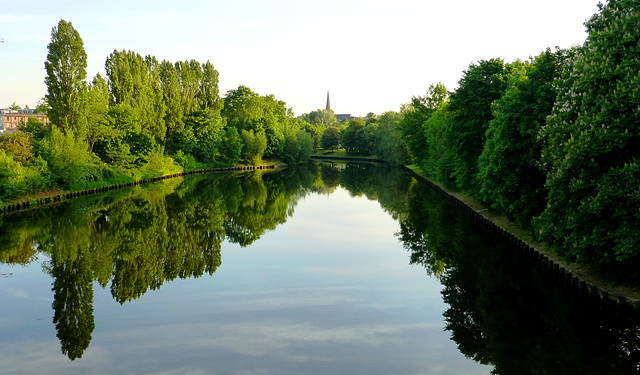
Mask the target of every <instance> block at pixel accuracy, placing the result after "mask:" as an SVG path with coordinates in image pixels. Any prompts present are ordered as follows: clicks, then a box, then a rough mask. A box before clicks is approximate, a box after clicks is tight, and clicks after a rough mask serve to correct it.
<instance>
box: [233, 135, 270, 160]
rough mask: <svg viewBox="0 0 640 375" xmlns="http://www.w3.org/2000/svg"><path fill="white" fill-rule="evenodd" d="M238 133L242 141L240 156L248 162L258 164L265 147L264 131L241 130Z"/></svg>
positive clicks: (265, 137)
mask: <svg viewBox="0 0 640 375" xmlns="http://www.w3.org/2000/svg"><path fill="white" fill-rule="evenodd" d="M240 135H241V137H242V143H243V147H242V156H243V157H244V159H245V160H248V161H249V163H251V164H253V165H259V164H260V163H261V162H262V155H264V151H265V150H266V149H267V136H266V135H265V134H264V132H259V133H254V132H253V130H243V131H242V133H241V134H240Z"/></svg>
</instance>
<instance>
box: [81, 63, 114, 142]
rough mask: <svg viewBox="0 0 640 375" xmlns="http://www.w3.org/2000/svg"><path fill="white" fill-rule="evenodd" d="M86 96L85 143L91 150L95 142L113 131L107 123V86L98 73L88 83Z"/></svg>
mask: <svg viewBox="0 0 640 375" xmlns="http://www.w3.org/2000/svg"><path fill="white" fill-rule="evenodd" d="M87 98H88V100H87V102H88V103H87V112H86V113H87V143H88V144H89V152H92V150H93V146H94V145H95V143H96V142H98V141H101V140H104V139H106V138H108V137H109V136H110V134H111V133H112V132H113V130H112V128H111V126H110V123H109V86H108V85H107V81H105V79H104V78H102V76H101V75H100V74H99V73H98V74H97V75H96V76H95V77H94V78H93V81H91V84H90V85H89V91H88V93H87Z"/></svg>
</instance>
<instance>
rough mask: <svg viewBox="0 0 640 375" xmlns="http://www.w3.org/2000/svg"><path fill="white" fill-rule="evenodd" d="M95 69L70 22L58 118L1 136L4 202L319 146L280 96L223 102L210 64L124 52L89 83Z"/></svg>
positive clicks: (231, 96)
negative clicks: (88, 69) (89, 71)
mask: <svg viewBox="0 0 640 375" xmlns="http://www.w3.org/2000/svg"><path fill="white" fill-rule="evenodd" d="M86 66H87V55H86V53H85V51H84V45H83V41H82V38H81V37H80V34H79V33H78V31H77V30H76V29H75V28H74V27H73V25H72V24H71V23H70V22H66V21H64V20H61V21H60V22H59V23H58V25H57V27H54V28H53V29H52V33H51V42H50V43H49V45H48V55H47V59H46V61H45V69H46V78H45V83H46V85H47V94H46V95H45V97H44V100H43V102H42V103H40V105H39V107H38V108H39V109H44V111H45V112H46V113H47V115H48V117H49V119H50V120H51V124H52V125H51V126H50V127H45V126H44V125H43V124H41V123H38V122H37V121H30V122H29V123H28V124H25V125H24V126H23V127H22V128H21V129H20V131H18V132H17V133H15V134H9V135H4V136H3V137H2V138H1V140H0V202H1V200H2V199H6V198H11V197H14V196H18V195H24V194H27V193H30V192H37V191H41V190H46V189H49V188H62V189H81V188H86V187H88V186H92V185H96V184H98V185H99V184H107V183H114V182H115V181H117V180H127V179H131V178H144V177H148V176H152V175H162V174H166V173H174V172H176V171H178V170H180V169H196V168H202V167H204V165H208V166H214V167H215V166H227V165H234V164H236V163H238V162H240V160H242V159H244V161H245V162H247V163H252V164H259V163H261V162H262V157H263V156H266V157H279V158H282V159H284V160H285V161H286V162H287V163H297V162H300V161H305V160H307V159H308V158H309V156H310V154H311V153H312V152H313V150H314V146H315V147H317V145H315V144H314V138H313V137H314V134H313V133H312V132H308V131H307V129H305V128H304V127H303V126H302V124H301V122H299V121H297V120H295V119H294V118H293V113H292V112H291V110H290V109H288V108H286V104H285V103H284V102H282V101H279V100H277V99H276V98H275V97H274V96H273V95H267V96H262V95H259V94H257V93H255V92H253V91H251V90H250V89H249V88H247V87H244V86H240V87H238V89H236V90H231V91H229V92H228V93H227V94H226V97H225V98H224V99H223V98H222V97H221V96H220V93H219V88H218V78H219V74H218V71H216V70H215V68H214V67H213V65H212V64H211V63H210V62H208V61H207V62H206V63H199V62H197V61H195V60H190V61H178V62H175V63H172V62H169V61H166V60H165V61H158V60H157V59H156V58H155V57H153V56H145V57H143V56H141V55H140V54H138V53H135V52H132V51H117V50H116V51H114V52H113V53H111V54H110V55H109V56H108V57H107V59H106V63H105V71H106V77H102V76H101V75H100V74H97V75H96V76H95V77H93V79H91V80H90V81H87V79H86V78H87V74H86ZM308 130H309V131H312V129H311V128H310V129H308ZM176 162H177V163H176Z"/></svg>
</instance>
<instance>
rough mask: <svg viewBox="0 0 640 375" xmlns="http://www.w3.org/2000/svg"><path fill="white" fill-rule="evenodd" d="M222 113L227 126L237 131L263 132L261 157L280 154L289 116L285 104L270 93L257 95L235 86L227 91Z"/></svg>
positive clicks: (289, 121)
mask: <svg viewBox="0 0 640 375" xmlns="http://www.w3.org/2000/svg"><path fill="white" fill-rule="evenodd" d="M222 116H223V117H225V118H226V119H227V125H228V126H232V127H235V128H237V129H238V131H242V130H248V131H250V130H252V131H253V132H254V133H255V134H259V133H264V135H265V137H266V140H267V147H266V149H265V150H264V155H265V156H267V157H273V156H280V155H281V154H282V148H283V146H284V132H285V129H286V127H287V126H289V124H290V123H291V121H292V118H291V117H292V115H291V113H290V111H288V110H287V108H286V107H285V103H284V102H282V101H279V100H276V98H275V97H274V96H273V95H267V96H260V95H258V94H256V93H255V92H253V91H251V90H250V89H249V88H247V87H245V86H239V87H238V89H236V90H230V91H229V92H227V95H226V97H225V99H224V108H223V109H222ZM245 146H246V144H245Z"/></svg>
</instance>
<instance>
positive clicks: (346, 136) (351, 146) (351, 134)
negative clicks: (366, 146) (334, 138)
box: [340, 118, 366, 154]
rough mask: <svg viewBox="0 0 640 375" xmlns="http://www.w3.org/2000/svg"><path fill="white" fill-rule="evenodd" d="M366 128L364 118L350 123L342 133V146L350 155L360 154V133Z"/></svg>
mask: <svg viewBox="0 0 640 375" xmlns="http://www.w3.org/2000/svg"><path fill="white" fill-rule="evenodd" d="M365 126H366V124H365V122H364V120H363V119H362V118H355V119H353V120H351V121H349V125H348V126H347V127H346V128H344V130H343V131H342V132H341V133H340V145H341V146H342V147H343V148H344V149H345V150H346V151H347V153H349V154H357V153H360V147H359V146H361V142H359V139H358V138H359V137H358V132H359V131H360V129H364V127H365Z"/></svg>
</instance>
